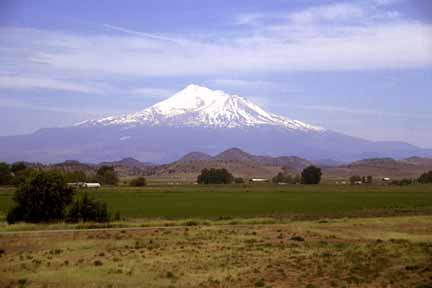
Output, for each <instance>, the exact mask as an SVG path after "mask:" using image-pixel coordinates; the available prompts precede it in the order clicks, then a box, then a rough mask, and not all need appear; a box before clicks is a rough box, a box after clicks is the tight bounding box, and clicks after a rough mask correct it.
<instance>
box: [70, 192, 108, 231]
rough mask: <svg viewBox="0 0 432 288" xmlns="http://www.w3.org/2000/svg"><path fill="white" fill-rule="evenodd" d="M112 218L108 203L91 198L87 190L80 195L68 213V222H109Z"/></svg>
mask: <svg viewBox="0 0 432 288" xmlns="http://www.w3.org/2000/svg"><path fill="white" fill-rule="evenodd" d="M109 220H110V217H109V213H108V208H107V205H106V203H104V202H100V201H96V200H94V199H92V198H90V197H89V196H88V194H87V192H85V193H84V195H81V196H78V197H77V199H75V201H74V202H73V203H72V205H71V207H70V208H69V211H68V213H67V217H66V221H67V222H72V223H76V222H88V221H92V222H108V221H109Z"/></svg>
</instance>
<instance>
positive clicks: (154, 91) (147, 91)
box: [130, 88, 175, 98]
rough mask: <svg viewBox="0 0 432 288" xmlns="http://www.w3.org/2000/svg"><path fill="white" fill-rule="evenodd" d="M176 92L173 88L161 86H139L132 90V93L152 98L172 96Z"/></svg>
mask: <svg viewBox="0 0 432 288" xmlns="http://www.w3.org/2000/svg"><path fill="white" fill-rule="evenodd" d="M174 93H175V92H174V91H173V90H170V89H161V88H137V89H132V90H131V91H130V94H131V95H134V96H145V97H151V98H166V97H169V96H172V95H173V94H174Z"/></svg>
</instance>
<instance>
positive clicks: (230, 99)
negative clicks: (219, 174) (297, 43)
mask: <svg viewBox="0 0 432 288" xmlns="http://www.w3.org/2000/svg"><path fill="white" fill-rule="evenodd" d="M99 125H103V126H113V125H117V126H125V127H136V126H143V125H149V126H174V127H176V126H179V127H180V126H181V127H206V128H241V127H256V126H264V125H270V126H276V127H283V128H288V129H291V130H299V131H304V132H321V131H324V129H323V128H321V127H316V126H312V125H309V124H306V123H303V122H301V121H298V120H291V119H288V118H286V117H283V116H279V115H276V114H273V113H269V112H266V111H264V110H263V109H262V108H260V107H259V106H257V105H255V104H254V103H252V102H250V101H248V100H247V99H245V98H243V97H240V96H237V95H229V94H227V93H225V92H223V91H220V90H211V89H208V88H206V87H202V86H199V85H194V84H191V85H189V86H187V87H186V88H185V89H183V90H181V91H180V92H178V93H176V94H174V95H173V96H172V97H170V98H168V99H166V100H164V101H161V102H159V103H157V104H155V105H153V106H151V107H149V108H147V109H144V110H142V111H140V112H136V113H132V114H126V115H122V116H111V117H106V118H102V119H99V120H90V121H85V122H82V123H78V124H77V125H76V126H86V127H88V126H99Z"/></svg>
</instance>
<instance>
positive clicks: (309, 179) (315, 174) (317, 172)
mask: <svg viewBox="0 0 432 288" xmlns="http://www.w3.org/2000/svg"><path fill="white" fill-rule="evenodd" d="M321 175H322V173H321V169H320V168H318V167H315V166H313V165H312V166H309V167H307V168H305V169H304V170H303V172H302V183H303V184H319V183H320V182H321Z"/></svg>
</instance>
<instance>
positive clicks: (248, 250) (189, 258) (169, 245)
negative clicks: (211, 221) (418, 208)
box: [0, 216, 432, 287]
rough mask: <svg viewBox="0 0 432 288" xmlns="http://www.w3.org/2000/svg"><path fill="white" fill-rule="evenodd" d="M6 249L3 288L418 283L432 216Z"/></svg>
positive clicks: (13, 238)
mask: <svg viewBox="0 0 432 288" xmlns="http://www.w3.org/2000/svg"><path fill="white" fill-rule="evenodd" d="M197 224H202V223H197ZM302 240H304V241H302ZM2 251H3V253H2ZM0 254H1V258H0V286H1V287H16V286H22V287H422V286H420V285H426V284H429V285H430V284H431V283H432V278H431V277H432V217H431V216H413V217H387V218H367V219H333V220H320V221H318V220H317V221H300V222H290V223H277V224H248V225H227V226H217V225H196V226H195V225H191V226H184V227H169V226H167V227H165V228H156V227H154V228H145V229H141V230H99V231H85V230H79V231H65V232H61V231H58V232H49V233H48V232H33V233H9V234H2V235H1V236H0ZM424 287H430V286H424Z"/></svg>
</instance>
